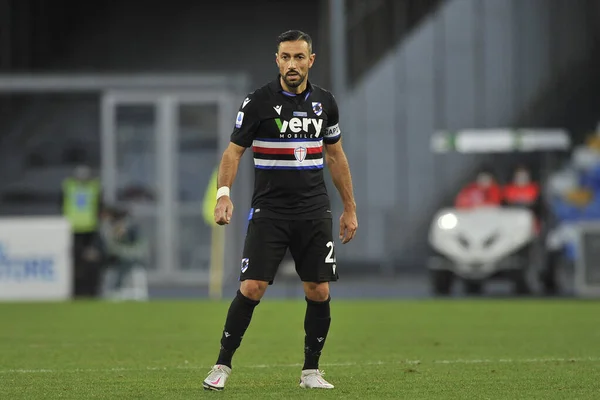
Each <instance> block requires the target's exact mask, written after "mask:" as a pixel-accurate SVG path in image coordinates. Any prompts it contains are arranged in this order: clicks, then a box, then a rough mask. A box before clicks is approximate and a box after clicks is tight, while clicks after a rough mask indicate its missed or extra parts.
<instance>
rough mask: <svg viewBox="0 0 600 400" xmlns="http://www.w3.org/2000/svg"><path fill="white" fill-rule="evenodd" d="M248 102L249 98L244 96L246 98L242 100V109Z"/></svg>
mask: <svg viewBox="0 0 600 400" xmlns="http://www.w3.org/2000/svg"><path fill="white" fill-rule="evenodd" d="M248 103H250V99H249V98H247V97H246V98H245V99H244V102H243V103H242V109H243V108H244V107H246V104H248Z"/></svg>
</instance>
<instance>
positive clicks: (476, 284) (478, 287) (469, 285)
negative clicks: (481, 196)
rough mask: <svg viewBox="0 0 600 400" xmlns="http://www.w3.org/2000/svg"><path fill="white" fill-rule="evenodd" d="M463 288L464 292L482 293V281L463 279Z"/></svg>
mask: <svg viewBox="0 0 600 400" xmlns="http://www.w3.org/2000/svg"><path fill="white" fill-rule="evenodd" d="M464 289H465V294H471V295H473V294H477V295H479V294H482V293H483V282H482V281H471V280H465V281H464Z"/></svg>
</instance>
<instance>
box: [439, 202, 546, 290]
mask: <svg viewBox="0 0 600 400" xmlns="http://www.w3.org/2000/svg"><path fill="white" fill-rule="evenodd" d="M536 236H537V235H536V232H535V229H534V216H533V213H532V212H531V211H529V210H527V209H522V208H504V207H485V208H477V209H473V210H457V209H454V208H446V209H442V210H440V211H439V212H438V213H437V215H436V216H435V218H434V223H433V224H432V225H431V230H430V232H429V243H430V244H431V247H432V248H433V250H434V254H435V255H433V256H432V257H431V259H430V264H429V268H430V269H431V275H432V284H433V286H434V292H435V293H436V294H448V293H450V289H451V285H452V282H453V280H454V277H458V278H460V279H461V280H463V281H464V282H465V289H466V292H467V293H470V294H478V293H481V292H482V290H483V282H484V281H486V280H488V279H491V278H497V277H505V278H508V279H510V280H511V281H513V282H514V292H515V293H518V294H527V293H529V291H530V289H529V285H528V283H527V276H526V273H527V271H528V269H529V268H528V267H529V266H530V263H531V262H532V255H533V253H532V251H533V244H534V242H535V239H536Z"/></svg>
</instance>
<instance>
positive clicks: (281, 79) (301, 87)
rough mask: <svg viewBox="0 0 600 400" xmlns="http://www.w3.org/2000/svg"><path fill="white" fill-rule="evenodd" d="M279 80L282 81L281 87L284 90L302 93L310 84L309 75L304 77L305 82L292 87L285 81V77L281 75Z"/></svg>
mask: <svg viewBox="0 0 600 400" xmlns="http://www.w3.org/2000/svg"><path fill="white" fill-rule="evenodd" d="M279 82H280V83H281V87H282V88H283V90H285V91H286V92H288V93H294V94H300V93H302V92H304V91H305V90H306V86H307V85H308V83H307V82H308V77H307V79H304V82H302V83H301V84H300V86H297V87H295V88H292V87H289V86H288V85H286V83H285V81H284V80H283V78H282V77H281V76H280V77H279Z"/></svg>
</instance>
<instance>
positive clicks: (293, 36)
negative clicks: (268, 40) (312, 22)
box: [277, 30, 312, 53]
mask: <svg viewBox="0 0 600 400" xmlns="http://www.w3.org/2000/svg"><path fill="white" fill-rule="evenodd" d="M297 40H304V41H305V42H306V43H307V44H308V52H309V53H312V39H311V37H310V35H309V34H308V33H304V32H302V31H298V30H291V31H287V32H283V33H282V34H281V35H279V36H278V37H277V51H278V52H279V45H280V44H281V43H282V42H295V41H297Z"/></svg>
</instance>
